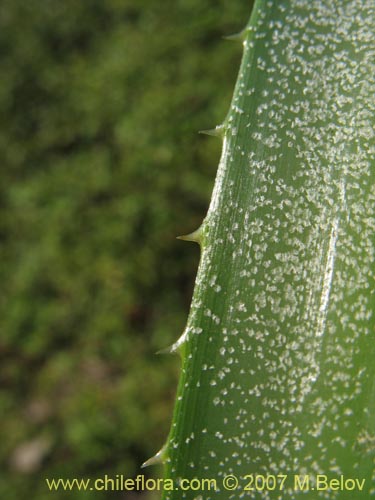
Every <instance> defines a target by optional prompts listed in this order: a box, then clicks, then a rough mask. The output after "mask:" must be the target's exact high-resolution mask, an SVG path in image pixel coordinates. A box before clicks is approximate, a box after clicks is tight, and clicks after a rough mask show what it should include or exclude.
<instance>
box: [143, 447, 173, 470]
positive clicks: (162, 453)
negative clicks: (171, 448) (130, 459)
mask: <svg viewBox="0 0 375 500" xmlns="http://www.w3.org/2000/svg"><path fill="white" fill-rule="evenodd" d="M166 458H167V445H166V444H165V445H164V446H163V447H162V448H161V449H160V450H159V451H158V452H157V453H156V454H155V455H154V456H153V457H151V458H149V459H148V460H146V462H143V464H142V465H141V469H144V468H145V467H149V466H150V465H156V464H163V463H164V462H165V460H166Z"/></svg>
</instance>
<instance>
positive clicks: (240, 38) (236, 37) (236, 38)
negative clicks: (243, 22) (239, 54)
mask: <svg viewBox="0 0 375 500" xmlns="http://www.w3.org/2000/svg"><path fill="white" fill-rule="evenodd" d="M246 32H247V28H245V29H243V30H241V31H239V32H238V33H233V35H224V36H223V38H224V40H230V41H231V42H244V41H245V38H246Z"/></svg>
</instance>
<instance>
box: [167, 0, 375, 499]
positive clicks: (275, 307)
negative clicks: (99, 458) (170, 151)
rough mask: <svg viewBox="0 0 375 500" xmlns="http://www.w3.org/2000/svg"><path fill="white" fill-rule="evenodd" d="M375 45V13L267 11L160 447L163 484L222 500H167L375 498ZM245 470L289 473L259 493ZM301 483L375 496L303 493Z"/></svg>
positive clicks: (314, 0) (355, 4)
mask: <svg viewBox="0 0 375 500" xmlns="http://www.w3.org/2000/svg"><path fill="white" fill-rule="evenodd" d="M374 39H375V4H374V2H373V0H330V1H328V0H285V1H278V0H270V1H265V0H258V1H257V2H256V4H255V6H254V9H253V13H252V16H251V19H250V22H249V24H248V26H247V28H246V30H245V31H244V32H243V40H244V41H243V45H244V54H243V59H242V64H241V68H240V72H239V77H238V80H237V84H236V88H235V92H234V96H233V101H232V103H231V107H230V111H229V113H228V116H227V118H226V120H225V121H224V124H223V126H222V128H221V129H219V130H218V132H220V133H222V135H223V152H222V157H221V161H220V165H219V169H218V173H217V178H216V183H215V187H214V191H213V195H212V200H211V204H210V207H209V210H208V214H207V216H206V218H205V220H204V222H203V224H202V227H201V228H200V230H199V231H198V233H197V234H195V238H196V239H199V241H200V244H201V248H202V253H201V262H200V266H199V270H198V275H197V280H196V286H195V291H194V296H193V301H192V306H191V311H190V315H189V318H188V322H187V327H186V330H185V332H184V333H183V336H182V337H181V338H180V340H179V341H178V342H177V343H176V344H175V346H174V348H173V350H180V351H181V354H182V374H181V379H180V384H179V388H178V393H177V400H176V406H175V411H174V417H173V422H172V427H171V432H170V435H169V439H168V442H167V446H166V449H165V451H164V456H165V457H166V472H165V473H166V477H170V478H173V479H175V480H177V479H178V478H194V477H196V478H215V479H216V480H217V486H218V491H216V492H213V491H211V492H202V491H196V492H194V491H181V490H180V491H174V492H165V493H164V497H163V498H164V499H165V500H182V499H189V500H191V499H198V498H199V499H204V500H211V499H212V500H213V499H216V500H224V499H225V500H231V499H233V500H234V499H240V498H263V499H268V498H275V499H276V498H277V499H292V498H297V497H298V498H299V497H303V498H304V499H306V500H312V499H317V498H327V499H340V500H341V499H347V498H348V499H349V498H350V499H351V500H354V499H357V498H358V499H362V498H363V499H367V498H369V497H370V496H372V495H374V494H375V489H374V483H373V482H372V481H373V474H374V452H375V386H374V384H375V377H374V370H375V363H374V360H375V349H374V348H375V342H374V333H375V332H374V330H375V328H374V314H373V312H374V306H375V297H374V288H375V287H374V284H375V283H374V269H375V266H374V260H375V245H374V243H375V236H374V229H375V187H374V184H375V161H374V153H375V140H374V109H375V103H374V101H375V97H374V96H375V76H374V75H375V42H374ZM207 140H214V139H207ZM228 474H234V475H236V476H237V477H238V479H239V486H238V489H235V490H234V491H226V490H225V489H224V487H223V484H222V479H223V478H224V476H225V475H228ZM246 474H263V475H270V474H271V475H277V474H286V475H288V477H287V480H286V482H285V484H284V486H283V491H279V488H278V487H277V488H276V490H275V491H266V490H265V491H263V492H258V493H256V492H251V491H244V487H245V485H246V484H247V483H248V482H249V481H247V480H244V479H243V478H244V476H245V475H246ZM294 474H301V475H303V474H308V475H310V477H311V483H310V486H311V488H312V487H315V482H314V481H315V478H316V475H317V474H325V475H327V476H328V477H329V478H339V477H340V475H344V476H345V477H346V478H358V479H365V483H364V487H363V491H359V490H354V491H353V492H349V491H341V490H337V491H329V490H320V491H316V490H315V491H313V490H310V491H308V492H306V491H305V492H302V491H300V490H298V489H296V488H295V485H294V483H293V477H294Z"/></svg>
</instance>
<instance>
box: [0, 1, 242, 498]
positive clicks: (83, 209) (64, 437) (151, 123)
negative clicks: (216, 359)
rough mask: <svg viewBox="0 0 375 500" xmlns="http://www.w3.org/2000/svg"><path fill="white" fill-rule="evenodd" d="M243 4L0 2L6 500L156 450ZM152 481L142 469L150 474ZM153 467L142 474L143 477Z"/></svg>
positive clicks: (1, 484)
mask: <svg viewBox="0 0 375 500" xmlns="http://www.w3.org/2000/svg"><path fill="white" fill-rule="evenodd" d="M249 10H250V6H249V2H247V1H244V0H234V1H231V2H228V1H227V0H164V1H163V2H161V1H160V0H90V1H89V2H83V1H78V2H77V0H28V1H26V2H25V1H24V0H3V1H2V2H1V4H0V67H1V75H2V77H1V81H0V120H1V127H0V165H1V170H0V176H1V183H0V206H1V216H0V241H1V245H0V259H1V266H0V280H1V291H0V328H1V335H0V361H1V372H0V412H1V417H0V418H1V429H2V437H1V444H0V460H1V470H2V474H1V479H0V497H1V498H6V499H7V500H19V499H22V498H30V491H32V498H33V499H38V500H39V499H47V498H56V499H59V498H61V499H63V498H94V497H95V498H98V497H100V498H112V497H113V496H116V497H119V494H117V495H116V494H113V493H112V494H111V493H110V492H108V493H107V494H105V495H102V496H100V495H99V494H98V493H95V492H92V493H91V496H90V494H83V493H79V492H72V493H69V494H67V493H64V492H62V491H61V492H59V493H50V492H48V491H47V488H46V486H45V483H44V478H45V477H76V476H84V477H89V476H93V477H94V476H95V477H99V476H102V475H104V474H108V475H115V474H116V473H121V474H125V475H126V476H128V477H131V476H132V475H133V474H137V473H139V465H140V463H141V462H142V461H143V460H145V459H146V458H148V457H149V456H150V455H152V454H153V453H154V452H155V451H156V450H157V448H158V447H160V446H161V445H162V442H163V440H164V439H165V437H166V435H167V432H168V428H169V423H170V418H171V414H172V405H173V398H174V393H175V388H176V384H177V378H178V370H179V363H178V359H175V358H173V357H166V356H155V351H157V350H158V349H161V348H163V347H165V346H167V345H169V344H171V343H172V342H173V341H175V340H176V339H177V337H178V336H179V335H180V334H181V331H182V329H183V327H184V323H185V321H186V317H187V311H188V306H189V303H190V297H191V293H192V286H193V281H194V276H195V273H196V268H197V263H198V249H196V248H194V247H193V246H189V245H185V244H183V243H181V242H178V241H176V240H175V236H176V235H177V234H180V233H185V232H188V231H191V230H193V229H195V228H196V227H197V226H198V225H199V223H200V221H201V219H202V218H203V216H204V215H205V212H206V209H207V206H208V200H209V195H210V192H211V189H212V185H213V179H214V176H215V172H216V166H217V161H218V158H219V154H220V141H217V142H216V141H215V139H208V138H206V137H202V136H198V135H197V131H198V130H199V129H202V128H211V127H214V126H215V125H216V124H218V123H220V121H221V120H222V119H223V118H224V117H225V114H226V112H227V109H228V107H229V101H230V98H231V94H232V91H233V86H234V82H235V79H236V74H237V71H238V67H239V60H240V57H241V49H240V47H236V45H235V44H231V43H229V42H224V41H221V40H220V36H221V35H223V34H228V33H231V32H232V31H237V30H238V29H239V28H241V25H243V24H244V23H245V22H246V20H247V17H248V14H249ZM148 473H149V474H150V472H148ZM151 473H152V472H151Z"/></svg>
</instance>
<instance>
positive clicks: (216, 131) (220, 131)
mask: <svg viewBox="0 0 375 500" xmlns="http://www.w3.org/2000/svg"><path fill="white" fill-rule="evenodd" d="M199 134H204V135H210V136H213V137H223V136H224V126H223V125H218V126H217V127H215V128H211V129H208V130H200V131H199Z"/></svg>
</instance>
